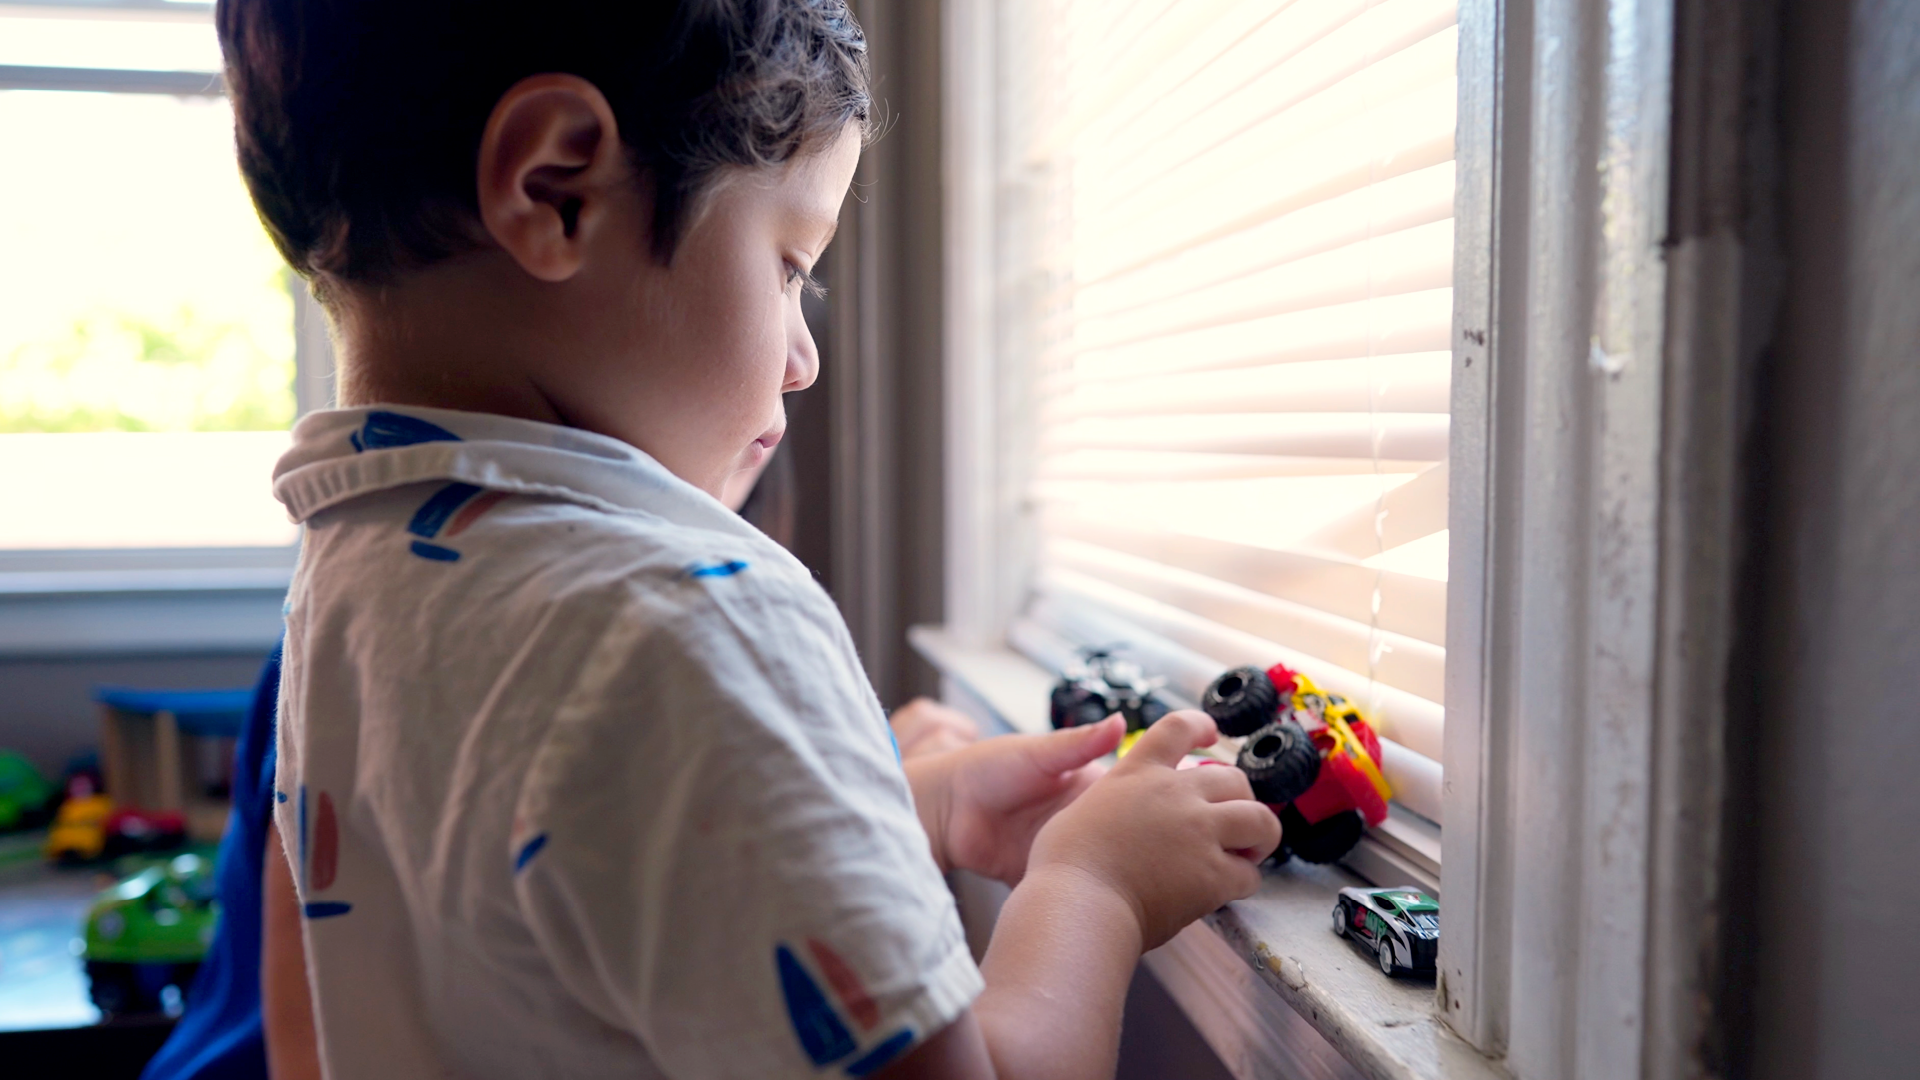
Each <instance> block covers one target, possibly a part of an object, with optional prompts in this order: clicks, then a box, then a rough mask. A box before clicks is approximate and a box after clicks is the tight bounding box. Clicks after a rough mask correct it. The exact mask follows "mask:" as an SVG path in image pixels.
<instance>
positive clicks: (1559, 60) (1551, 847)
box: [923, 0, 1757, 1077]
mask: <svg viewBox="0 0 1920 1080" xmlns="http://www.w3.org/2000/svg"><path fill="white" fill-rule="evenodd" d="M991 8H992V0H947V3H946V4H945V19H946V22H945V30H946V34H945V43H944V47H945V65H946V70H945V80H946V81H945V89H946V93H945V102H944V112H943V122H944V124H945V139H946V147H947V155H946V156H947V163H948V172H947V177H946V183H947V188H946V196H947V206H946V220H945V230H946V231H945V236H944V240H945V265H946V281H945V290H946V293H945V295H946V330H945V333H946V373H945V378H946V384H945V385H946V395H947V397H946V416H945V420H946V440H947V442H946V450H947V466H946V468H947V473H946V477H947V493H946V499H947V502H946V506H947V524H946V530H947V532H946V537H947V552H946V612H947V620H946V625H945V627H944V629H943V632H941V633H940V634H939V635H938V643H939V644H940V647H941V648H947V649H949V650H951V651H953V652H955V653H956V654H960V653H965V652H967V651H972V652H973V653H975V654H978V655H982V656H984V655H987V654H990V653H991V652H992V651H993V650H995V649H999V650H1002V651H1004V650H1005V649H1006V645H1007V628H1008V626H1009V624H1010V621H1011V615H1012V611H1011V609H1010V600H1011V599H1015V598H1017V596H1018V588H1017V582H1018V581H1019V580H1020V577H1021V575H1022V574H1023V572H1024V563H1023V562H1022V561H1021V560H1020V558H1019V557H1018V549H1017V545H1018V543H1019V540H1018V539H1017V537H1015V536H1014V535H1013V530H1012V529H1010V528H1009V527H1008V525H1009V523H1010V522H1011V521H1012V512H1013V511H1014V510H1015V509H1016V508H1017V502H1016V501H1015V500H1016V499H1017V496H1016V495H1015V494H1014V493H1012V492H1010V491H1009V489H1008V483H1007V481H1008V477H1009V476H1010V475H1012V473H1011V470H1010V468H1009V463H1008V462H1007V461H1006V460H1005V459H1004V451H1003V449H1002V448H1003V447H1006V446H1008V445H1009V444H1013V445H1018V443H1017V441H1015V440H1014V439H1011V438H1009V436H1010V435H1014V434H1017V431H1013V430H1011V429H1012V428H1013V426H1014V425H1016V424H1017V423H1018V420H1017V417H1009V416H1007V415H1005V414H1004V413H1003V412H1001V411H999V409H998V407H999V405H1000V402H999V400H998V397H997V395H998V394H999V393H1000V391H999V390H998V387H999V386H1001V385H1004V381H1003V380H999V379H997V378H996V377H995V376H996V373H995V371H994V367H993V365H994V349H993V303H992V301H993V290H992V281H993V278H992V271H993V263H992V258H993V256H992V253H993V251H994V244H993V241H994V229H995V219H994V214H995V197H996V190H997V184H998V182H999V179H1000V178H999V177H997V176H996V175H994V164H993V163H994V153H993V151H994V142H993V131H994V128H993V115H992V105H991V101H992V98H991V96H990V90H991V88H992V87H993V86H994V85H995V82H996V79H995V75H996V71H995V62H996V61H995V56H994V37H993V33H994V31H993V18H992V10H991ZM1739 18H1740V16H1738V14H1737V13H1733V12H1731V11H1725V12H1723V11H1718V10H1716V9H1714V8H1713V7H1712V5H1711V4H1708V3H1704V2H1701V0H1654V2H1652V3H1647V2H1645V0H1606V2H1605V3H1603V4H1598V5H1594V4H1583V3H1580V2H1579V0H1461V3H1460V6H1459V26H1460V37H1461V54H1460V66H1459V78H1460V109H1459V114H1458V117H1459V119H1458V127H1457V134H1456V151H1455V160H1456V163H1457V168H1458V174H1457V175H1458V186H1457V189H1456V192H1457V193H1456V206H1455V228H1456V234H1455V236H1456V240H1455V243H1456V253H1455V263H1454V267H1455V270H1454V273H1455V327H1454V330H1455V334H1454V382H1453V399H1452V434H1451V446H1450V451H1451V455H1450V466H1449V467H1450V470H1451V474H1450V479H1451V483H1452V489H1451V493H1450V498H1451V505H1450V507H1449V528H1450V531H1451V536H1450V542H1451V554H1450V568H1449V570H1450V572H1449V582H1448V593H1449V595H1448V631H1447V640H1448V671H1447V684H1446V699H1447V700H1446V706H1447V716H1448V722H1447V726H1446V734H1445V745H1444V755H1443V767H1444V769H1445V782H1444V784H1445V787H1444V798H1445V813H1446V821H1447V826H1446V858H1445V860H1444V862H1443V864H1442V866H1441V870H1440V877H1441V883H1442V892H1443V904H1444V909H1445V911H1446V913H1447V914H1446V916H1445V922H1444V925H1445V928H1446V929H1445V932H1444V933H1443V935H1442V937H1441V947H1440V964H1441V976H1440V979H1439V982H1438V987H1437V991H1438V993H1437V995H1436V996H1437V999H1438V1000H1437V1001H1436V1003H1435V1006H1436V1012H1437V1013H1438V1014H1439V1015H1440V1016H1441V1017H1442V1018H1444V1020H1445V1021H1446V1023H1447V1025H1448V1026H1450V1027H1451V1028H1452V1029H1453V1030H1454V1031H1455V1032H1457V1033H1458V1034H1459V1035H1460V1036H1461V1037H1462V1038H1464V1039H1465V1040H1466V1042H1467V1043H1469V1044H1471V1045H1472V1046H1473V1047H1475V1048H1476V1049H1477V1050H1479V1051H1480V1052H1481V1053H1482V1054H1484V1055H1486V1056H1487V1057H1489V1058H1492V1059H1494V1060H1495V1061H1498V1062H1501V1063H1502V1064H1503V1065H1504V1066H1505V1068H1506V1069H1507V1070H1508V1071H1510V1072H1511V1073H1512V1074H1513V1075H1517V1076H1591V1077H1606V1076H1656V1075H1657V1076H1674V1077H1679V1076H1683V1075H1689V1072H1688V1070H1689V1069H1695V1070H1704V1069H1709V1068H1710V1066H1709V1065H1707V1064H1705V1060H1706V1058H1705V1055H1707V1054H1708V1053H1709V1052H1710V1047H1709V1043H1710V1039H1709V1038H1708V1035H1709V1034H1710V1032H1711V1031H1712V1027H1713V1025H1714V1024H1716V1023H1719V1022H1721V1021H1719V1020H1717V1019H1716V1018H1714V1017H1713V1016H1711V1015H1709V1014H1708V1013H1707V1012H1705V1011H1704V1010H1702V1009H1701V1008H1700V1007H1699V1002H1701V1001H1703V1000H1710V999H1712V997H1713V995H1714V993H1715V992H1716V990H1717V986H1716V984H1715V982H1714V979H1715V977H1716V976H1715V971H1716V967H1715V964H1716V963H1718V962H1719V961H1718V957H1720V956H1723V955H1724V953H1725V950H1726V948H1727V945H1726V942H1725V941H1724V940H1723V939H1721V938H1719V937H1716V933H1718V931H1717V930H1716V928H1715V927H1714V926H1712V925H1707V924H1708V923H1710V922H1711V920H1710V919H1708V918H1707V917H1706V916H1705V914H1704V913H1706V912H1710V911H1712V910H1716V909H1717V908H1718V907H1719V906H1722V905H1724V904H1725V902H1726V900H1725V890H1726V889H1727V888H1728V885H1727V881H1726V871H1725V868H1724V866H1723V865H1722V861H1721V860H1722V859H1723V857H1724V855H1723V853H1724V849H1725V842H1724V841H1723V839H1722V837H1723V835H1725V833H1726V831H1727V830H1726V818H1727V815H1728V814H1729V813H1733V812H1737V807H1735V806H1734V805H1733V804H1732V803H1731V802H1730V801H1729V800H1728V796H1727V794H1726V792H1727V790H1728V787H1729V785H1728V782H1727V769H1728V766H1727V757H1728V755H1727V745H1726V740H1727V737H1728V736H1727V731H1728V723H1727V715H1726V701H1725V694H1724V687H1725V680H1726V673H1727V671H1728V668H1729V664H1730V653H1731V641H1732V633H1731V629H1730V628H1731V624H1732V619H1731V614H1730V613H1731V611H1732V610H1733V606H1732V594H1733V590H1734V581H1735V575H1736V573H1737V571H1738V569H1739V566H1738V564H1739V556H1740V552H1741V537H1740V536H1739V535H1738V529H1737V523H1738V520H1739V518H1738V513H1737V511H1738V509H1739V498H1738V486H1737V484H1736V483H1735V479H1736V472H1735V466H1736V463H1737V462H1738V460H1739V458H1740V447H1741V438H1742V433H1741V432H1742V429H1741V424H1742V422H1743V419H1742V415H1741V406H1740V402H1741V401H1742V400H1744V399H1743V396H1742V395H1743V394H1744V393H1746V392H1747V391H1745V390H1744V389H1743V388H1744V386H1745V382H1744V380H1749V379H1751V377H1752V376H1751V374H1750V371H1751V369H1752V368H1753V367H1754V366H1755V365H1756V364H1757V359H1756V356H1755V350H1754V347H1753V346H1752V345H1751V344H1750V343H1748V342H1747V341H1746V340H1745V339H1743V337H1742V334H1741V330H1742V326H1741V323H1740V318H1741V312H1740V302H1741V299H1742V297H1741V287H1742V285H1741V282H1742V278H1741V257H1742V252H1741V246H1740V238H1739V235H1738V232H1737V229H1734V228H1733V227H1730V226H1727V225H1726V223H1725V221H1724V220H1721V219H1715V220H1710V221H1708V222H1707V224H1708V225H1715V224H1717V225H1718V226H1719V227H1720V228H1721V230H1722V231H1721V232H1720V233H1718V234H1709V231H1708V230H1707V229H1706V228H1705V227H1704V226H1703V227H1702V231H1701V234H1700V235H1696V236H1691V237H1687V236H1676V235H1674V233H1673V226H1672V225H1671V224H1670V221H1669V215H1670V213H1672V214H1678V213H1680V212H1681V210H1682V209H1683V208H1685V207H1687V206H1702V205H1704V206H1709V207H1711V206H1713V205H1715V201H1716V200H1718V204H1719V205H1738V203H1739V199H1740V196H1741V195H1742V194H1743V192H1744V190H1745V189H1744V188H1743V187H1742V186H1741V184H1742V180H1741V177H1740V169H1739V168H1738V167H1735V166H1732V165H1728V164H1725V163H1726V162H1729V161H1732V162H1739V161H1740V160H1741V159H1740V157H1739V155H1738V154H1737V153H1736V152H1734V151H1732V150H1730V149H1729V139H1735V140H1737V139H1738V138H1739V136H1738V134H1737V132H1738V124H1739V123H1741V121H1742V118H1741V116H1740V114H1739V110H1738V109H1737V108H1734V107H1733V106H1732V105H1731V104H1730V103H1732V102H1738V101H1740V100H1741V96H1742V92H1743V90H1745V89H1746V87H1745V86H1744V84H1743V83H1742V79H1743V78H1744V77H1745V75H1744V74H1743V72H1744V70H1745V69H1744V68H1743V66H1742V65H1743V64H1745V63H1747V62H1749V58H1748V56H1747V55H1746V54H1745V53H1744V52H1743V51H1742V50H1744V49H1746V48H1747V47H1748V46H1747V45H1746V43H1745V41H1746V39H1745V38H1744V37H1743V36H1742V34H1741V33H1740V32H1738V31H1740V29H1741V25H1740V24H1739V22H1738V20H1739ZM1676 24H1678V25H1679V26H1680V27H1681V28H1682V32H1676ZM1729 24H1730V25H1729ZM1730 131H1732V132H1735V133H1736V134H1731V135H1730V134H1729V132H1730ZM1710 216H1711V215H1709V217H1710ZM1728 232H1732V240H1731V242H1729V240H1728V237H1727V233H1728ZM1523 539H1524V542H1523ZM923 637H925V638H926V639H927V640H929V641H930V642H931V641H934V640H935V636H934V635H931V634H926V635H923ZM930 651H931V650H930ZM1523 763H1525V765H1526V768H1524V769H1523ZM1382 883H1383V884H1385V883H1386V882H1382ZM1255 966H1256V967H1258V962H1257V961H1255ZM1281 978H1282V980H1283V981H1284V979H1285V974H1284V972H1282V973H1281ZM1270 985H1271V983H1270ZM1432 1064H1433V1063H1431V1062H1428V1063H1426V1065H1427V1066H1431V1065H1432ZM1415 1071H1417V1072H1420V1073H1421V1074H1425V1072H1426V1068H1425V1067H1419V1068H1416V1070H1415ZM1443 1071H1444V1070H1443Z"/></svg>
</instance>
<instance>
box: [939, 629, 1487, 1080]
mask: <svg viewBox="0 0 1920 1080" xmlns="http://www.w3.org/2000/svg"><path fill="white" fill-rule="evenodd" d="M908 638H909V640H910V641H911V642H912V644H913V646H914V648H915V649H916V650H918V651H919V653H920V655H922V656H923V657H925V658H926V659H927V661H928V662H929V663H931V664H933V665H934V667H936V668H938V669H939V670H940V672H941V673H942V674H943V675H944V676H945V677H946V678H947V679H948V680H950V683H951V684H952V685H953V686H955V687H957V688H958V689H959V690H961V691H962V692H963V693H964V694H965V695H967V696H968V697H970V698H972V699H973V700H974V701H976V702H977V703H978V704H979V705H980V706H982V707H983V708H984V709H986V710H988V711H989V712H990V713H991V714H992V715H993V716H994V717H995V718H997V719H998V720H999V721H1000V722H1001V723H1002V724H1004V725H1005V726H1006V727H1007V728H1008V729H1009V730H1011V731H1017V732H1029V733H1031V732H1040V731H1046V730H1048V727H1049V725H1048V721H1047V715H1046V711H1047V690H1048V689H1049V688H1050V687H1051V686H1052V683H1053V676H1052V675H1051V674H1049V673H1048V672H1047V671H1046V670H1044V669H1043V668H1041V667H1040V666H1039V665H1037V664H1034V663H1033V662H1032V661H1029V660H1027V659H1026V658H1025V657H1022V656H1020V655H1019V654H1017V653H1014V652H1013V651H1011V650H1009V649H1005V648H973V647H968V646H965V645H961V644H959V643H958V642H955V641H954V640H953V639H951V638H950V637H948V636H947V635H946V634H945V632H943V631H942V630H940V629H939V628H937V627H928V626H919V627H914V628H913V629H912V630H911V631H910V632H909V634H908ZM1421 825H1422V823H1419V822H1402V823H1401V826H1400V829H1399V830H1398V837H1397V839H1396V838H1389V839H1388V841H1387V842H1384V843H1371V844H1370V845H1369V849H1370V850H1369V853H1368V854H1366V855H1363V856H1362V857H1361V858H1359V859H1350V860H1349V862H1350V863H1354V864H1357V865H1358V866H1359V867H1360V868H1361V869H1364V870H1366V871H1368V872H1369V874H1370V876H1372V877H1374V878H1376V879H1377V880H1379V881H1380V883H1382V884H1400V883H1402V882H1404V881H1406V880H1415V881H1418V880H1419V878H1417V877H1414V876H1413V874H1412V873H1411V872H1407V873H1403V872H1402V871H1403V870H1408V869H1415V868H1417V867H1416V866H1415V864H1416V863H1417V862H1418V861H1419V860H1420V858H1421V857H1422V856H1423V853H1424V851H1426V850H1431V847H1437V837H1429V836H1426V835H1424V834H1423V833H1422V832H1421V831H1420V827H1421ZM1428 828H1430V826H1428ZM1430 845H1431V847H1430ZM1402 847H1404V848H1406V850H1405V851H1402V850H1399V849H1401V848H1402ZM1383 853H1384V854H1383ZM1437 869H1438V866H1437V862H1436V864H1435V866H1434V870H1435V871H1436V872H1435V873H1434V874H1433V875H1432V876H1433V877H1435V878H1437V876H1438V875H1437ZM1360 884H1365V881H1363V880H1362V879H1361V878H1360V877H1359V876H1357V875H1356V874H1354V873H1352V872H1351V871H1350V870H1349V869H1347V868H1344V867H1320V866H1309V865H1306V864H1303V863H1300V862H1298V861H1297V860H1296V861H1295V862H1293V863H1289V864H1288V865H1286V866H1282V867H1277V868H1270V869H1269V870H1268V871H1267V872H1266V874H1265V876H1264V880H1263V881H1262V882H1261V886H1260V891H1259V892H1258V893H1256V894H1255V895H1254V896H1252V897H1249V898H1248V899H1246V900H1242V901H1238V902H1236V903H1233V904H1230V905H1228V906H1227V907H1225V908H1222V909H1221V910H1220V911H1218V912H1216V913H1214V914H1213V915H1210V916H1208V917H1207V920H1206V922H1207V924H1208V926H1209V927H1210V928H1211V929H1212V931H1213V932H1214V935H1213V936H1198V935H1196V933H1195V932H1194V931H1193V930H1189V931H1188V932H1187V933H1185V934H1182V935H1181V936H1180V937H1179V938H1176V939H1175V940H1174V942H1172V943H1170V944H1169V945H1168V946H1166V947H1165V948H1163V949H1161V950H1157V951H1156V953H1154V954H1149V956H1148V957H1147V960H1146V962H1147V964H1148V966H1149V967H1151V968H1152V969H1153V970H1154V971H1155V974H1156V975H1158V976H1160V978H1161V982H1162V983H1163V984H1165V985H1166V986H1167V989H1168V991H1169V993H1171V994H1172V995H1173V997H1174V999H1175V1000H1176V1001H1179V1002H1180V1005H1181V1008H1182V1009H1184V1010H1185V1011H1186V1012H1187V1013H1188V1015H1189V1016H1190V1017H1191V1018H1192V1019H1193V1020H1194V1023H1195V1026H1196V1027H1198V1028H1199V1029H1200V1030H1201V1032H1202V1033H1203V1034H1204V1035H1206V1036H1207V1037H1208V1040H1209V1042H1210V1043H1213V1044H1214V1045H1215V1049H1216V1050H1217V1051H1218V1050H1221V1049H1222V1043H1223V1042H1224V1043H1226V1044H1230V1045H1231V1047H1232V1048H1233V1051H1234V1053H1235V1055H1237V1060H1239V1061H1241V1062H1244V1063H1246V1064H1247V1067H1248V1068H1249V1069H1250V1070H1251V1071H1253V1072H1262V1071H1269V1070H1263V1069H1261V1068H1258V1067H1256V1065H1257V1063H1259V1062H1268V1061H1284V1060H1285V1058H1286V1054H1287V1048H1286V1047H1285V1046H1284V1045H1281V1043H1282V1042H1283V1040H1281V1039H1280V1038H1279V1034H1280V1032H1281V1028H1280V1027H1279V1026H1277V1021H1276V1019H1275V1018H1274V1016H1273V1014H1272V1012H1271V1009H1270V1008H1267V1007H1264V1006H1263V1005H1262V1003H1261V1002H1260V1001H1258V1000H1254V1001H1252V1002H1248V1001H1247V1000H1246V999H1247V991H1248V989H1249V988H1248V987H1247V986H1246V977H1245V973H1244V971H1243V970H1240V969H1239V968H1238V965H1237V964H1235V963H1234V961H1238V962H1239V963H1243V964H1245V965H1246V967H1248V968H1251V969H1252V971H1253V973H1254V974H1255V976H1256V977H1257V979H1258V981H1259V982H1260V983H1262V984H1264V985H1265V986H1266V987H1268V988H1270V989H1271V990H1272V991H1273V992H1274V993H1275V994H1277V995H1278V997H1279V998H1280V1000H1282V1001H1284V1002H1285V1003H1286V1004H1287V1005H1289V1006H1291V1007H1292V1009H1293V1010H1294V1012H1296V1013H1298V1014H1299V1016H1300V1017H1301V1018H1304V1019H1305V1020H1306V1022H1307V1023H1309V1024H1311V1025H1312V1026H1313V1027H1314V1029H1315V1030H1317V1031H1319V1032H1320V1034H1321V1035H1322V1036H1324V1037H1325V1038H1326V1040H1327V1041H1328V1042H1329V1043H1330V1044H1332V1046H1333V1047H1334V1048H1335V1049H1336V1050H1338V1051H1339V1052H1340V1053H1341V1055H1342V1056H1344V1057H1345V1058H1346V1059H1347V1061H1348V1062H1349V1063H1351V1064H1352V1065H1353V1066H1354V1067H1355V1068H1356V1069H1357V1070H1359V1072H1360V1073H1361V1074H1362V1075H1364V1076H1368V1077H1372V1078H1374V1080H1440V1078H1444V1080H1495V1078H1502V1077H1505V1076H1506V1075H1507V1074H1506V1073H1505V1072H1504V1071H1502V1070H1501V1069H1500V1067H1499V1066H1497V1065H1495V1064H1494V1063H1492V1062H1490V1061H1488V1060H1487V1059H1486V1058H1485V1057H1482V1056H1481V1055H1480V1054H1479V1053H1478V1052H1477V1051H1475V1050H1474V1049H1473V1048H1472V1047H1470V1046H1468V1045H1467V1044H1466V1043H1465V1042H1464V1041H1462V1040H1461V1039H1460V1038H1459V1037H1458V1036H1456V1035H1455V1034H1454V1033H1453V1031H1452V1029H1450V1028H1449V1027H1447V1025H1446V1024H1445V1022H1444V1021H1443V1020H1441V1018H1440V1017H1439V1016H1438V1014H1437V1013H1436V1011H1435V1008H1434V993H1435V991H1434V985H1433V983H1432V982H1431V981H1421V980H1416V979H1404V978H1403V979H1388V978H1386V977H1385V976H1383V975H1381V974H1380V972H1379V970H1378V969H1377V968H1375V967H1374V966H1373V963H1372V960H1371V958H1370V957H1368V956H1366V955H1365V954H1363V953H1361V952H1360V950H1358V949H1357V948H1355V947H1354V946H1352V945H1351V944H1349V943H1348V942H1346V941H1345V940H1343V939H1341V938H1339V937H1336V936H1334V934H1333V932H1332V931H1331V930H1330V929H1329V928H1328V919H1329V915H1330V913H1331V911H1332V909H1333V900H1334V895H1335V894H1336V893H1337V892H1339V890H1340V889H1342V888H1345V887H1347V886H1349V885H1360ZM1255 989H1257V988H1255ZM1223 1001H1232V1002H1236V1003H1237V1004H1235V1005H1234V1006H1233V1007H1223V1005H1222V1003H1223ZM1222 1056H1223V1059H1224V1058H1225V1057H1226V1055H1225V1054H1224V1053H1223V1055H1222ZM1229 1064H1230V1065H1231V1064H1232V1062H1229ZM1238 1071H1239V1070H1236V1072H1238Z"/></svg>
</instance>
